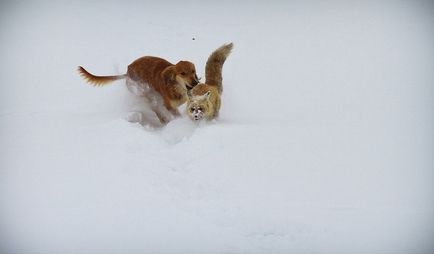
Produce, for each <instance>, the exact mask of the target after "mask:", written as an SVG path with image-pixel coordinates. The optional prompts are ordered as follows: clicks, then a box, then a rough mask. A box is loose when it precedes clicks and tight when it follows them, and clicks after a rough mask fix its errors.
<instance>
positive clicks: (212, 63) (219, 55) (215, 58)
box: [205, 42, 234, 93]
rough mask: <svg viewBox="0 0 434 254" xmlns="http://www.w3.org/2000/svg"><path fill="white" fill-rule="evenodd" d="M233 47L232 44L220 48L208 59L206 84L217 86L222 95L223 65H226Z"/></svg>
mask: <svg viewBox="0 0 434 254" xmlns="http://www.w3.org/2000/svg"><path fill="white" fill-rule="evenodd" d="M233 47H234V44H233V43H232V42H231V43H228V44H225V45H223V46H221V47H220V48H218V49H216V50H215V51H214V52H212V53H211V55H210V56H209V57H208V61H206V67H205V78H206V81H205V83H206V84H208V85H212V86H217V87H218V90H219V92H220V93H221V92H222V91H223V86H222V81H223V78H222V69H223V64H224V63H225V61H226V58H227V57H228V56H229V54H230V53H231V51H232V48H233Z"/></svg>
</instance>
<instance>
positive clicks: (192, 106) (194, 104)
mask: <svg viewBox="0 0 434 254" xmlns="http://www.w3.org/2000/svg"><path fill="white" fill-rule="evenodd" d="M210 95H211V92H210V91H208V92H206V93H205V94H203V95H194V96H189V98H188V101H187V114H188V116H189V117H190V118H191V119H192V120H194V121H199V120H202V119H203V118H206V119H210V118H211V115H212V114H213V112H212V111H213V108H212V103H211V102H210V100H209V97H210Z"/></svg>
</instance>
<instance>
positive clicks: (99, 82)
mask: <svg viewBox="0 0 434 254" xmlns="http://www.w3.org/2000/svg"><path fill="white" fill-rule="evenodd" d="M77 71H78V73H80V75H81V76H82V77H83V78H84V79H85V80H86V82H87V83H89V84H91V85H93V86H104V85H107V84H108V83H110V82H113V81H115V80H118V79H124V78H125V77H126V75H125V74H124V75H117V76H95V75H93V74H90V73H89V72H88V71H86V70H85V69H84V68H83V67H81V66H78V68H77Z"/></svg>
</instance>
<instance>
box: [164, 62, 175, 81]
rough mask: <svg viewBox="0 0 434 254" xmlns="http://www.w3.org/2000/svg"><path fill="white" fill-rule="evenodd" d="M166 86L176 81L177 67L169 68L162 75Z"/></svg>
mask: <svg viewBox="0 0 434 254" xmlns="http://www.w3.org/2000/svg"><path fill="white" fill-rule="evenodd" d="M161 75H162V76H163V79H164V81H165V82H166V84H171V83H173V82H175V80H176V71H175V66H169V67H167V68H166V69H164V71H163V72H162V73H161Z"/></svg>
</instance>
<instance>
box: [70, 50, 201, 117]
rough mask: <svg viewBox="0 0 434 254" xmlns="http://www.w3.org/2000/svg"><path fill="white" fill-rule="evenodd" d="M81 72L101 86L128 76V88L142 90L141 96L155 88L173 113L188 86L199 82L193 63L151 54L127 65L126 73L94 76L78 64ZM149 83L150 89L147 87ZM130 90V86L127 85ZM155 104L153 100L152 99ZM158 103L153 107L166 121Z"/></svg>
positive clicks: (87, 78) (183, 100)
mask: <svg viewBox="0 0 434 254" xmlns="http://www.w3.org/2000/svg"><path fill="white" fill-rule="evenodd" d="M78 71H79V73H80V75H81V76H82V77H83V78H84V79H85V80H86V81H87V82H88V83H90V84H92V85H94V86H104V85H106V84H108V83H110V82H112V81H115V80H118V79H124V78H125V79H127V86H129V89H130V87H131V85H132V84H134V86H137V88H138V89H139V90H140V91H141V92H140V94H139V95H140V96H144V97H148V99H149V97H150V96H154V95H155V92H156V93H158V94H159V95H160V96H161V99H162V104H164V107H165V108H166V109H167V110H168V111H169V112H170V113H171V114H172V115H173V116H178V115H179V112H178V109H177V107H178V106H180V105H182V104H183V103H185V102H186V101H187V90H188V89H191V88H193V87H194V86H195V85H197V83H198V81H199V80H198V78H197V75H196V69H195V66H194V64H193V63H191V62H188V61H179V62H178V63H177V64H171V63H170V62H168V61H166V60H164V59H162V58H159V57H153V56H144V57H141V58H139V59H137V60H135V61H134V62H132V63H131V64H130V65H129V66H128V70H127V73H126V74H124V75H117V76H96V75H93V74H90V73H89V72H88V71H86V70H85V69H84V68H83V67H81V66H79V67H78ZM148 86H149V87H150V88H151V90H152V91H149V88H148ZM130 90H131V89H130ZM154 104H155V103H154ZM158 108H159V107H158V106H155V105H154V106H153V107H152V109H153V110H154V112H155V113H156V115H157V116H158V118H159V120H160V122H161V123H163V124H165V123H167V122H168V121H170V119H169V118H168V117H167V116H165V115H164V114H163V113H162V112H160V111H159V110H158Z"/></svg>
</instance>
